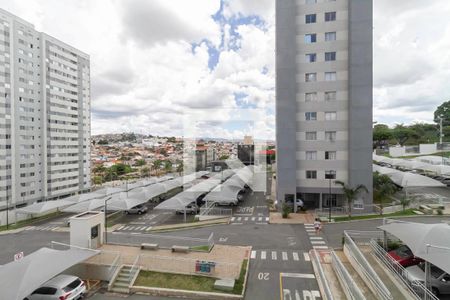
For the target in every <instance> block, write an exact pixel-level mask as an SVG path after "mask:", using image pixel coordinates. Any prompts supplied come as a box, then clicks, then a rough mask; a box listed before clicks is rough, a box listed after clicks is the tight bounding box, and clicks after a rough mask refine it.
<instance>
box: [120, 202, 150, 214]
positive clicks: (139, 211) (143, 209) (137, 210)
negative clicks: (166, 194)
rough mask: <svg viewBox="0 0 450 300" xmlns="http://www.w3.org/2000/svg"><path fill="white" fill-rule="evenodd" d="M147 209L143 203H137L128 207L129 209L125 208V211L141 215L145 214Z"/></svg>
mask: <svg viewBox="0 0 450 300" xmlns="http://www.w3.org/2000/svg"><path fill="white" fill-rule="evenodd" d="M147 211H148V207H147V206H145V205H143V204H139V205H136V206H135V207H132V208H130V209H129V210H126V211H125V213H126V214H127V215H128V214H138V215H142V214H145V213H146V212H147Z"/></svg>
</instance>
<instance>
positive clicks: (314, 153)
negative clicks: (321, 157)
mask: <svg viewBox="0 0 450 300" xmlns="http://www.w3.org/2000/svg"><path fill="white" fill-rule="evenodd" d="M306 160H317V151H306Z"/></svg>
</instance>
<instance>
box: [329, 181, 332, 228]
mask: <svg viewBox="0 0 450 300" xmlns="http://www.w3.org/2000/svg"><path fill="white" fill-rule="evenodd" d="M328 183H329V186H328V222H329V223H331V205H332V201H331V177H328Z"/></svg>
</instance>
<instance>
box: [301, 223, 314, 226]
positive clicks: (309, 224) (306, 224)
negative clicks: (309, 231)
mask: <svg viewBox="0 0 450 300" xmlns="http://www.w3.org/2000/svg"><path fill="white" fill-rule="evenodd" d="M303 225H305V226H314V224H312V223H305V224H303Z"/></svg>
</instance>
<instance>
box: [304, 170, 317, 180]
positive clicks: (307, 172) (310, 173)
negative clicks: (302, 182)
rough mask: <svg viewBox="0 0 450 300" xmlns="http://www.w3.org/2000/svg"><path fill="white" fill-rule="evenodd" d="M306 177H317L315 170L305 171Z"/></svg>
mask: <svg viewBox="0 0 450 300" xmlns="http://www.w3.org/2000/svg"><path fill="white" fill-rule="evenodd" d="M306 179H317V171H311V170H308V171H306Z"/></svg>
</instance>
